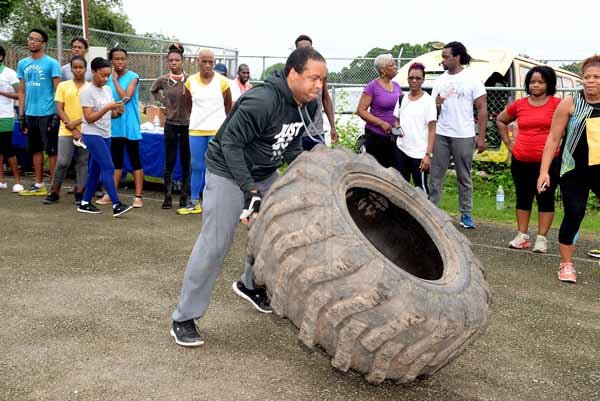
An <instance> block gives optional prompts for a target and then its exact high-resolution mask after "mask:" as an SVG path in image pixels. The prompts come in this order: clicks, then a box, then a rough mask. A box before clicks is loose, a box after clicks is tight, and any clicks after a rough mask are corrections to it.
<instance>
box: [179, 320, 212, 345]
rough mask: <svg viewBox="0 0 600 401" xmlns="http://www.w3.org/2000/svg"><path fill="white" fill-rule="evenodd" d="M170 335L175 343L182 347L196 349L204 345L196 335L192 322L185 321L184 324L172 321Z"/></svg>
mask: <svg viewBox="0 0 600 401" xmlns="http://www.w3.org/2000/svg"><path fill="white" fill-rule="evenodd" d="M171 335H172V336H173V338H175V342H176V343H177V344H179V345H183V346H184V347H198V346H200V345H202V344H204V341H202V339H201V338H200V334H198V329H197V328H196V323H194V321H193V320H186V321H184V322H176V321H173V326H172V328H171Z"/></svg>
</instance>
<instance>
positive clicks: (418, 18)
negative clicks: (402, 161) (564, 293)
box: [123, 0, 600, 59]
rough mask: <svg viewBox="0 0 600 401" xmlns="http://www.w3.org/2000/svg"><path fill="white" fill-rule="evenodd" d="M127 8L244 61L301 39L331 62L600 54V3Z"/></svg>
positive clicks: (510, 0)
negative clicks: (398, 54) (439, 51)
mask: <svg viewBox="0 0 600 401" xmlns="http://www.w3.org/2000/svg"><path fill="white" fill-rule="evenodd" d="M354 4H356V5H354ZM494 5H495V6H494ZM572 5H575V6H577V8H573V9H570V8H569V7H570V6H572ZM123 7H124V10H123V11H124V12H125V13H126V14H127V15H128V16H129V19H130V21H131V22H132V24H133V26H134V28H135V29H136V31H137V32H140V33H142V32H162V33H163V34H165V35H170V36H176V37H177V38H179V39H180V40H182V41H184V42H191V43H198V44H202V45H211V46H223V47H229V48H237V49H238V50H239V52H240V55H242V56H249V55H272V56H285V55H287V54H289V51H290V49H291V46H293V42H294V39H295V38H296V37H297V36H298V35H299V34H307V35H309V36H311V37H312V39H313V42H314V46H315V47H316V48H317V49H318V50H319V51H320V52H321V53H322V54H323V55H324V56H325V57H355V56H360V55H364V54H365V53H366V52H367V51H369V50H370V49H371V48H373V47H383V48H391V47H392V46H393V45H395V44H398V43H402V42H410V43H424V42H427V41H432V40H438V41H441V42H449V41H452V40H458V41H461V42H463V43H464V44H465V45H466V46H467V48H505V49H509V50H511V51H513V52H515V53H521V54H527V55H529V56H531V57H534V58H542V59H550V58H552V59H581V58H584V57H586V56H588V55H591V54H593V53H594V52H596V53H600V40H599V35H600V31H599V30H598V28H599V27H600V0H578V1H563V2H557V1H549V0H547V1H529V0H500V1H489V0H488V1H440V0H429V1H423V0H421V1H401V0H395V1H391V0H379V1H356V2H354V1H352V2H350V1H328V0H296V1H285V0H279V1H272V0H266V1H247V0H246V1H239V0H226V1H198V0H196V1H182V0H180V1H168V0H123Z"/></svg>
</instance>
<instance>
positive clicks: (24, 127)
mask: <svg viewBox="0 0 600 401" xmlns="http://www.w3.org/2000/svg"><path fill="white" fill-rule="evenodd" d="M17 98H18V99H19V123H20V124H21V131H23V133H24V134H27V132H28V131H29V130H28V129H27V125H26V124H25V80H24V79H23V78H19V87H18V89H17Z"/></svg>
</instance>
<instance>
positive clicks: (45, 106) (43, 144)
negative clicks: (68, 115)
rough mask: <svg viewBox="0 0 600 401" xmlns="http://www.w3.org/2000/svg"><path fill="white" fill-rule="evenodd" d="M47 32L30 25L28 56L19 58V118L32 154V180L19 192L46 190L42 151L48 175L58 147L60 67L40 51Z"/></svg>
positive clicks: (32, 192) (39, 193) (41, 191)
mask: <svg viewBox="0 0 600 401" xmlns="http://www.w3.org/2000/svg"><path fill="white" fill-rule="evenodd" d="M47 42H48V34H47V33H46V32H44V31H43V30H41V29H37V28H36V29H32V30H31V31H30V32H29V37H28V38H27V47H28V49H29V51H30V52H31V56H29V57H27V58H24V59H22V60H21V61H19V64H18V66H17V77H18V78H19V82H20V85H19V121H20V123H21V127H22V129H23V132H24V133H26V134H27V135H28V144H29V145H28V146H29V152H30V153H31V154H32V156H33V169H34V172H35V183H34V184H33V185H32V186H31V188H29V190H26V191H22V192H20V195H39V196H45V195H47V194H48V191H47V190H46V187H45V186H44V180H43V175H42V161H43V155H42V151H45V152H46V154H47V155H48V158H49V161H50V175H51V177H50V179H52V174H54V167H55V166H56V155H57V151H58V124H59V121H58V119H57V117H56V106H55V104H54V91H55V90H56V87H57V86H58V84H59V82H60V77H61V71H60V64H58V61H56V60H55V59H53V58H52V57H50V56H47V55H46V54H45V52H44V49H45V47H46V43H47Z"/></svg>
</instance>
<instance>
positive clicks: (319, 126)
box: [302, 89, 327, 136]
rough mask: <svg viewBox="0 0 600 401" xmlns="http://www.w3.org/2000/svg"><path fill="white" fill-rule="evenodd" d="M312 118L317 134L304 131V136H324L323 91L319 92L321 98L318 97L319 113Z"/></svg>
mask: <svg viewBox="0 0 600 401" xmlns="http://www.w3.org/2000/svg"><path fill="white" fill-rule="evenodd" d="M325 90H327V89H325ZM311 117H312V122H313V125H314V127H315V131H316V132H312V131H313V130H310V131H311V132H308V131H307V130H304V132H303V133H302V136H309V135H312V136H315V135H323V91H321V92H319V96H317V111H316V113H315V115H314V116H311Z"/></svg>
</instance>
